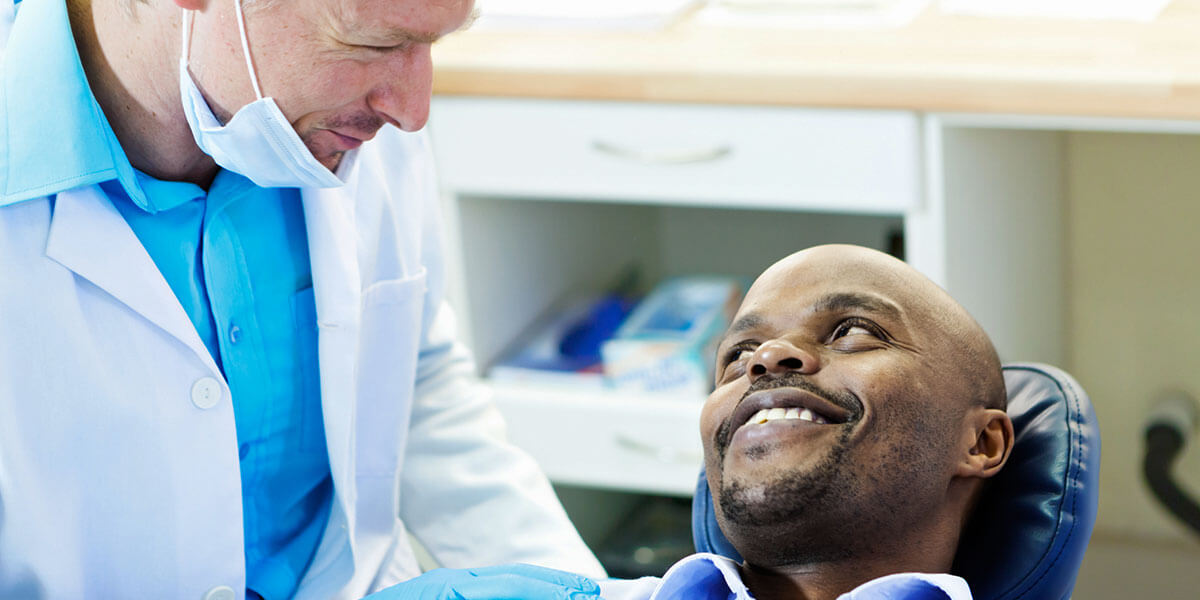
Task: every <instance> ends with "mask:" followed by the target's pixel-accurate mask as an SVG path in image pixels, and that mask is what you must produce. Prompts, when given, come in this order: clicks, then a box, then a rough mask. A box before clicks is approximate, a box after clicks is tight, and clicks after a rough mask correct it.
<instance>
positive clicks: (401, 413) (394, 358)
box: [355, 269, 425, 476]
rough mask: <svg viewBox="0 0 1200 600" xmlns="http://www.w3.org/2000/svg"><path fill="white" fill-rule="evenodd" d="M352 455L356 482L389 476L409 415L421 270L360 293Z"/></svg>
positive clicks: (418, 334)
mask: <svg viewBox="0 0 1200 600" xmlns="http://www.w3.org/2000/svg"><path fill="white" fill-rule="evenodd" d="M362 302H363V308H362V334H361V339H360V346H359V371H358V377H357V380H358V381H357V384H358V385H357V389H358V406H357V408H358V411H357V418H356V430H357V435H356V436H355V453H356V454H357V459H358V460H357V463H358V474H359V476H379V475H385V474H387V475H394V474H395V473H396V468H397V464H398V463H399V460H400V449H401V448H402V447H403V445H404V441H405V432H406V431H407V429H408V420H409V414H410V412H411V410H412V401H413V385H414V382H415V381H416V372H417V357H418V354H419V352H420V346H421V336H422V332H421V323H422V318H421V315H422V310H423V308H424V305H425V270H424V269H421V270H420V271H419V272H418V273H416V274H415V275H411V276H409V277H405V278H403V279H392V280H386V281H379V282H376V283H374V284H372V285H371V286H370V287H368V288H367V290H366V291H365V292H363V300H362Z"/></svg>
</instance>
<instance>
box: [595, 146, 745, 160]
mask: <svg viewBox="0 0 1200 600" xmlns="http://www.w3.org/2000/svg"><path fill="white" fill-rule="evenodd" d="M592 149H593V150H595V151H597V152H600V153H602V154H607V155H609V156H615V157H617V158H623V159H626V160H632V161H634V162H639V163H642V164H644V165H687V164H693V163H703V162H713V161H716V160H720V159H722V158H725V157H726V156H729V155H730V154H733V146H730V145H729V144H721V145H720V146H713V147H711V148H691V149H682V150H660V151H652V150H639V149H637V148H630V147H627V146H619V145H617V144H614V143H612V142H606V141H604V140H593V141H592Z"/></svg>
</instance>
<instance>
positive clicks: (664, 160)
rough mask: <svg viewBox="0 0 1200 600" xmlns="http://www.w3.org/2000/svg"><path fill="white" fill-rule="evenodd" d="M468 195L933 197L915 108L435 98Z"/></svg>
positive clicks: (852, 208) (885, 209)
mask: <svg viewBox="0 0 1200 600" xmlns="http://www.w3.org/2000/svg"><path fill="white" fill-rule="evenodd" d="M430 132H431V135H432V139H433V145H434V150H435V152H436V153H437V159H438V169H439V172H440V176H441V178H442V181H443V184H444V185H446V186H448V187H449V189H450V191H452V192H454V193H457V194H479V195H488V196H512V197H538V198H558V199H563V200H609V201H628V202H640V203H662V204H688V205H698V206H706V205H707V206H738V207H759V208H779V209H795V210H821V211H837V212H873V213H883V214H902V213H904V212H905V211H906V210H907V209H909V208H911V207H913V206H915V205H916V204H917V202H918V198H919V194H920V181H921V178H920V168H919V140H920V136H919V122H918V118H917V116H916V115H915V114H914V113H909V112H900V111H856V110H832V109H830V110H825V109H800V108H772V107H746V106H711V105H692V104H652V103H619V102H583V101H567V100H525V99H496V98H457V97H439V98H435V100H434V106H433V112H432V118H431V122H430Z"/></svg>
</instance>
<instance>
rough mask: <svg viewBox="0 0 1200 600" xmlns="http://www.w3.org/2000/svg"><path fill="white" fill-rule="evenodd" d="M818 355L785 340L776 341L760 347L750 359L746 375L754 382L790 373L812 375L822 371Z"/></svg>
mask: <svg viewBox="0 0 1200 600" xmlns="http://www.w3.org/2000/svg"><path fill="white" fill-rule="evenodd" d="M820 360H821V359H820V358H818V356H817V353H815V352H811V351H809V350H807V349H805V348H803V347H801V346H798V345H796V344H793V343H791V342H789V341H787V340H785V339H774V340H770V341H768V342H766V343H764V344H762V345H760V346H759V347H758V348H757V349H756V350H755V351H754V355H753V356H751V357H750V367H749V368H748V369H747V371H746V373H747V374H748V375H749V376H750V381H751V382H754V381H756V380H758V378H760V377H763V376H764V375H771V376H779V375H784V374H786V373H789V372H793V371H794V372H796V373H802V374H805V375H812V374H813V373H816V372H817V371H819V370H821V363H820Z"/></svg>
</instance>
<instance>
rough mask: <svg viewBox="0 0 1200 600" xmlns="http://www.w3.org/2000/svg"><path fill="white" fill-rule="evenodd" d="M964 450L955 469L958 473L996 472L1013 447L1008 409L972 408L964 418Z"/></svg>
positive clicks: (989, 474)
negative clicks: (1006, 410)
mask: <svg viewBox="0 0 1200 600" xmlns="http://www.w3.org/2000/svg"><path fill="white" fill-rule="evenodd" d="M965 426H966V427H965V433H964V436H966V437H965V439H964V442H965V444H966V446H967V448H966V453H965V454H964V455H963V456H962V460H961V461H960V462H959V464H958V470H957V472H956V473H955V474H956V475H957V476H959V477H981V478H986V477H991V476H993V475H995V474H996V473H999V472H1000V468H1001V467H1003V466H1004V463H1005V461H1007V460H1008V455H1009V453H1010V452H1012V447H1013V425H1012V420H1011V419H1009V418H1008V413H1005V412H1004V411H1002V410H999V409H995V408H975V409H972V410H971V411H970V412H969V413H968V415H967V418H966V423H965Z"/></svg>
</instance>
